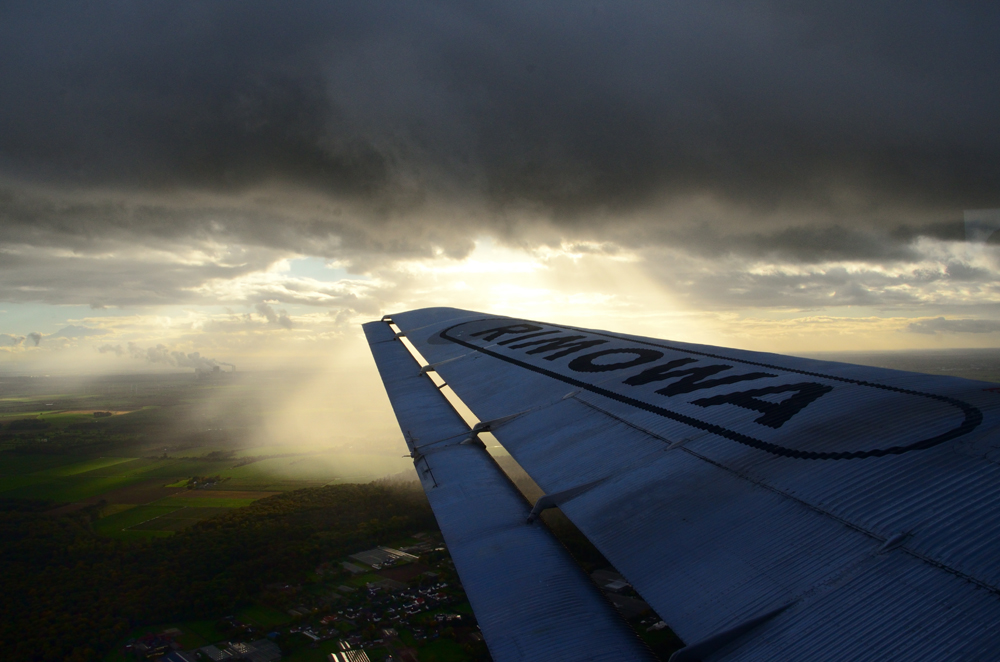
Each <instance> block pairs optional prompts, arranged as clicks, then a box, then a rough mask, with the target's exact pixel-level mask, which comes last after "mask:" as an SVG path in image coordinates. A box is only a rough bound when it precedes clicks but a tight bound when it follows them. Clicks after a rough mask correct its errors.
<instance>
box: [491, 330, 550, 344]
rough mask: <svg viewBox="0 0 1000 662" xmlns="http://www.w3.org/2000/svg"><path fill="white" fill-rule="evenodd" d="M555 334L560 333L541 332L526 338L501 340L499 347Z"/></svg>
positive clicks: (517, 337)
mask: <svg viewBox="0 0 1000 662" xmlns="http://www.w3.org/2000/svg"><path fill="white" fill-rule="evenodd" d="M553 333H559V331H555V330H553V331H539V332H538V333H529V334H528V335H526V336H515V337H513V338H508V339H507V340H501V341H500V342H498V343H497V344H498V345H509V344H511V343H512V342H520V341H522V340H527V339H528V338H537V337H538V336H550V335H552V334H553Z"/></svg>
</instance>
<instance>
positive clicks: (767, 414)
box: [691, 382, 833, 430]
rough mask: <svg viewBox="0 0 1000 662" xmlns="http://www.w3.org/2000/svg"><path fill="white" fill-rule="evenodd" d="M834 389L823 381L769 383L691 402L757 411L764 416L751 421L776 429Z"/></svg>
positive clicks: (699, 404) (704, 405) (700, 404)
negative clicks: (771, 398) (773, 397)
mask: <svg viewBox="0 0 1000 662" xmlns="http://www.w3.org/2000/svg"><path fill="white" fill-rule="evenodd" d="M832 390H833V387H832V386H827V385H826V384H816V383H813V382H804V383H801V384H783V385H781V386H769V387H767V388H758V389H754V390H752V391H739V392H737V393H725V394H723V395H716V396H713V397H710V398H702V399H701V400H695V401H694V402H692V403H691V404H695V405H698V406H699V407H715V406H717V405H736V406H737V407H742V408H744V409H752V410H754V411H759V412H761V413H762V414H764V415H763V416H761V417H760V418H757V419H754V423H760V424H761V425H766V426H767V427H769V428H774V429H775V430H777V429H778V428H780V427H781V426H782V425H784V424H785V423H786V422H788V419H790V418H791V417H792V416H795V414H797V413H799V412H800V411H802V410H803V409H804V408H805V407H806V406H808V405H809V404H810V403H811V402H813V401H814V400H816V399H817V398H819V397H820V396H822V395H823V394H825V393H829V392H830V391H832ZM788 392H791V393H792V395H791V396H790V397H788V398H785V399H784V400H782V401H781V402H770V401H768V400H761V399H760V397H759V396H762V395H771V394H774V393H788Z"/></svg>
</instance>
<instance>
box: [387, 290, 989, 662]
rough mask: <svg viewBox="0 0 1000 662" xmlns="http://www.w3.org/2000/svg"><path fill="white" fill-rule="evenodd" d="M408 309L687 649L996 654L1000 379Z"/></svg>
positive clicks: (426, 348) (441, 365) (438, 355)
mask: <svg viewBox="0 0 1000 662" xmlns="http://www.w3.org/2000/svg"><path fill="white" fill-rule="evenodd" d="M392 320H393V322H394V323H395V324H397V325H398V327H399V328H400V329H402V330H403V332H405V334H406V337H407V338H408V339H409V341H410V342H412V343H413V344H414V346H415V347H416V348H417V349H418V350H419V352H420V353H421V354H422V355H423V356H424V357H426V359H427V361H428V362H429V363H431V364H433V365H435V368H434V370H436V371H437V372H438V373H439V374H440V375H441V377H442V378H444V379H445V380H446V381H447V382H448V384H449V385H450V386H451V387H452V388H453V389H454V390H455V392H456V393H458V395H459V396H460V397H461V398H462V399H463V401H464V402H465V403H466V404H467V405H468V406H469V407H470V408H471V409H472V410H473V411H474V412H475V413H476V415H477V416H478V417H479V418H480V419H482V420H485V421H491V420H492V421H496V422H497V423H496V424H495V425H494V426H492V428H491V430H492V432H493V433H494V435H495V436H496V437H497V438H498V439H499V440H500V442H501V443H502V444H503V445H504V447H505V448H506V449H507V450H508V451H509V452H510V453H511V455H513V456H514V458H515V459H516V460H517V461H518V463H519V464H520V465H521V466H522V467H524V469H525V470H526V471H527V472H528V473H529V474H530V475H531V476H532V478H533V479H534V480H535V481H536V482H537V483H538V484H539V485H540V486H541V487H542V488H543V489H544V490H545V491H546V493H547V494H549V495H550V497H552V498H550V501H556V502H559V503H558V505H559V507H560V508H561V509H562V510H563V512H564V513H565V514H566V515H567V516H568V517H569V518H570V519H571V520H572V521H573V522H574V523H575V524H576V525H577V526H578V527H579V528H580V530H581V531H582V532H583V533H584V534H585V535H587V537H588V538H589V539H590V540H591V541H592V542H594V544H595V545H596V546H597V547H598V548H599V549H600V550H601V551H602V553H604V554H605V556H607V558H608V559H609V560H611V562H612V563H614V564H615V566H616V568H617V569H618V570H619V571H620V572H622V574H624V575H625V577H626V578H627V579H628V580H629V581H630V583H632V585H633V586H634V587H635V588H636V589H637V590H638V591H639V593H640V594H642V596H643V597H644V598H645V599H646V600H647V601H648V602H649V603H650V604H651V605H652V606H653V607H654V608H655V609H656V610H657V612H658V613H659V614H660V615H661V616H662V617H663V618H664V619H665V620H666V621H667V623H668V624H670V626H671V627H672V628H673V629H674V630H675V631H677V632H678V634H679V635H680V636H681V637H682V638H683V639H684V640H685V641H688V642H694V644H693V646H698V645H699V644H698V642H701V645H702V647H701V648H700V649H697V650H695V651H693V652H692V654H694V653H697V656H698V657H701V658H703V659H713V660H714V659H719V660H722V659H726V660H730V659H731V660H753V659H761V660H773V659H789V660H799V659H801V660H823V659H830V660H840V659H848V658H849V657H850V658H858V659H875V658H883V659H885V658H888V659H901V658H903V657H906V658H908V659H914V660H922V659H940V658H942V657H943V658H946V659H977V660H979V659H1000V646H998V644H1000V635H998V634H997V633H996V630H997V629H996V628H995V627H994V625H993V624H995V623H996V622H997V620H998V618H1000V555H998V554H997V553H996V551H995V550H996V549H997V543H998V542H1000V508H998V507H997V506H998V505H1000V487H998V486H1000V480H998V479H1000V467H998V466H997V464H996V463H995V462H994V458H995V457H996V456H997V455H1000V439H998V437H997V435H996V429H997V427H998V414H997V410H998V407H997V405H998V404H1000V394H998V393H997V391H996V390H995V387H994V386H993V385H991V384H984V383H981V382H974V381H970V380H963V379H956V378H948V377H937V376H930V375H919V374H914V373H903V372H898V371H892V370H885V369H878V368H869V367H862V366H852V365H847V364H841V363H832V362H823V361H814V360H808V359H801V358H795V357H786V356H779V355H774V354H765V353H758V352H746V351H740V350H732V349H724V348H718V347H710V346H704V345H693V344H687V343H676V342H668V341H662V340H657V339H651V338H642V337H637V336H629V335H624V334H613V333H607V332H602V331H594V330H590V329H578V328H573V327H566V326H560V325H553V324H546V323H542V322H536V321H533V320H517V319H511V318H505V317H499V316H493V315H486V314H479V313H474V312H470V311H460V310H455V309H446V308H444V309H443V308H434V309H424V310H418V311H412V312H409V313H402V314H397V315H393V317H392ZM397 345H398V343H397ZM560 495H562V497H561V499H560Z"/></svg>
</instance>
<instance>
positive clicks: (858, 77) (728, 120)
mask: <svg viewBox="0 0 1000 662" xmlns="http://www.w3.org/2000/svg"><path fill="white" fill-rule="evenodd" d="M0 11H2V15H0V95H2V97H3V98H4V100H5V101H4V104H2V106H0V126H3V127H4V128H3V129H2V132H0V158H2V162H3V165H4V167H5V170H6V172H7V173H8V174H10V175H17V176H18V177H21V178H31V179H33V180H36V181H47V182H57V183H60V184H62V185H66V184H72V185H76V186H80V185H82V186H95V185H100V186H109V185H113V186H124V187H126V188H136V189H142V190H172V189H175V188H176V187H197V188H207V189H211V190H217V191H234V190H241V189H243V188H245V187H252V186H254V185H257V184H259V183H260V182H263V181H279V182H287V183H294V184H296V185H299V186H304V187H308V188H310V189H313V190H317V191H320V192H323V193H325V194H329V195H331V196H334V197H336V198H338V199H344V200H353V201H358V202H360V203H363V208H364V209H365V211H366V212H367V213H368V214H369V215H371V216H372V217H379V216H380V215H385V214H404V215H405V214H407V213H411V212H413V211H414V210H419V209H421V208H422V206H423V205H424V204H426V202H427V200H428V199H429V198H434V197H442V198H445V199H452V200H458V201H463V202H468V201H469V200H473V201H478V202H479V203H481V204H484V205H486V207H487V208H488V209H490V210H493V212H500V213H501V214H500V215H501V216H503V213H506V212H509V211H510V210H520V209H528V210H537V211H540V212H541V213H543V214H545V215H548V216H551V217H553V218H555V219H556V220H558V221H562V222H565V223H570V222H572V221H574V220H576V219H578V218H581V217H590V216H593V215H597V216H598V217H599V216H600V215H601V214H604V213H614V212H616V211H622V210H635V209H641V208H644V207H645V206H646V205H648V204H650V203H651V202H653V201H655V200H660V199H662V198H663V197H664V196H666V197H667V198H671V197H675V196H684V195H709V196H713V197H714V198H717V199H720V200H723V201H728V202H729V203H731V204H733V205H736V208H740V206H749V207H750V208H752V210H753V211H754V212H755V213H758V214H765V215H766V213H767V212H768V210H771V209H775V208H778V207H781V206H782V205H787V204H795V205H799V206H801V207H803V208H805V209H810V208H819V209H824V210H830V209H832V210H839V211H840V213H843V214H847V215H850V216H852V217H859V218H866V219H867V218H872V219H882V220H883V222H886V223H888V222H889V221H886V220H885V217H886V216H890V217H891V216H893V213H894V212H893V210H894V209H895V208H896V206H897V205H901V206H902V207H905V208H910V209H916V210H924V218H920V219H916V220H915V221H914V222H918V221H919V222H921V223H923V222H925V221H926V220H928V218H930V219H932V220H933V219H934V218H935V216H934V215H935V214H938V215H940V214H942V213H944V211H945V210H948V211H949V212H950V213H951V214H954V213H955V211H956V210H958V209H961V208H967V207H976V206H986V207H989V206H994V205H995V204H996V197H997V195H998V194H997V183H998V181H1000V160H998V158H997V157H998V155H1000V133H998V126H997V123H996V121H995V119H996V117H995V109H996V108H997V107H998V106H1000V103H998V102H1000V92H998V89H1000V88H998V86H997V85H996V84H995V81H996V78H997V73H998V71H997V69H998V64H997V63H998V62H1000V42H998V41H997V40H996V38H995V35H996V33H997V29H998V28H1000V19H998V9H997V6H996V5H995V4H994V3H980V4H976V3H965V4H961V3H944V2H927V3H921V4H919V5H899V4H898V3H888V2H881V3H878V2H876V3H871V2H864V3H862V2H848V3H834V4H832V5H831V4H830V3H796V2H769V3H744V2H708V3H679V2H673V3H664V2H638V3H629V4H627V5H622V4H619V3H603V2H593V3H580V2H560V3H537V2H505V3H449V2H436V3H430V2H415V1H407V2H382V3H346V2H322V3H320V2H300V3H282V4H275V3H260V2H241V3H193V2H147V3H120V2H115V3H110V2H89V3H75V2H64V3H26V2H24V3H14V2H12V3H5V4H4V8H3V9H2V10H0ZM723 220H724V219H723ZM904 220H905V219H904ZM937 220H941V219H939V218H938V219H937ZM808 221H809V219H805V222H808ZM900 221H901V219H899V218H898V217H897V218H894V220H893V225H898V224H899V223H900Z"/></svg>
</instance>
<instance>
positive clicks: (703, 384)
mask: <svg viewBox="0 0 1000 662" xmlns="http://www.w3.org/2000/svg"><path fill="white" fill-rule="evenodd" d="M688 363H696V360H695V359H677V360H675V361H670V362H668V363H664V364H662V365H658V366H654V367H652V368H650V369H648V370H644V371H643V372H640V373H639V374H638V375H634V376H632V377H629V378H628V379H626V380H625V382H624V383H625V384H628V385H629V386H641V385H643V384H649V383H651V382H661V381H664V380H667V379H676V380H677V381H675V382H674V383H673V384H670V385H669V386H665V387H664V388H661V389H657V390H656V392H657V393H659V394H660V395H665V396H667V397H670V396H674V395H681V394H683V393H691V392H693V391H700V390H702V389H706V388H714V387H716V386H725V385H727V384H735V383H737V382H746V381H750V380H753V379H763V378H765V377H777V375H772V374H771V373H768V372H749V373H745V374H742V375H729V376H728V377H720V378H718V379H708V377H711V376H712V375H714V374H716V373H719V372H722V371H724V370H729V369H730V368H732V367H733V366H731V365H706V366H698V367H694V368H684V369H683V370H676V368H679V367H681V366H683V365H686V364H688Z"/></svg>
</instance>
